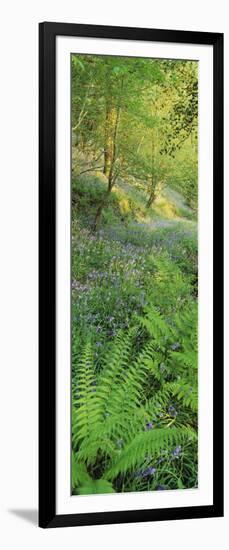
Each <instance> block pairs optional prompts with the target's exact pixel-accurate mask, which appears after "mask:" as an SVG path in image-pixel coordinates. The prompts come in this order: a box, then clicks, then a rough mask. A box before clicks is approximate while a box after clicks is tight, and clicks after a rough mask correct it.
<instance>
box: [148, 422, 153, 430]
mask: <svg viewBox="0 0 229 550" xmlns="http://www.w3.org/2000/svg"><path fill="white" fill-rule="evenodd" d="M153 426H154V425H153V424H152V422H147V424H146V429H147V430H152V428H153Z"/></svg>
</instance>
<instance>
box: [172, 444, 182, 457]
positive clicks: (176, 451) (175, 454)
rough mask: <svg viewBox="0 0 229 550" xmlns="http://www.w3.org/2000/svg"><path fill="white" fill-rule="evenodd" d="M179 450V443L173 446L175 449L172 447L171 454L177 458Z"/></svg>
mask: <svg viewBox="0 0 229 550" xmlns="http://www.w3.org/2000/svg"><path fill="white" fill-rule="evenodd" d="M180 452H181V445H178V446H177V447H175V449H173V451H172V453H171V455H172V456H173V457H175V458H178V457H179V454H180Z"/></svg>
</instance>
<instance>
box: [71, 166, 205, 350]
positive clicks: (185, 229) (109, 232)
mask: <svg viewBox="0 0 229 550" xmlns="http://www.w3.org/2000/svg"><path fill="white" fill-rule="evenodd" d="M106 186H107V182H106V178H105V176H104V175H103V174H102V173H99V172H97V173H93V174H92V173H87V174H84V175H83V176H81V177H80V178H77V177H75V176H74V175H73V179H72V189H73V191H72V199H73V208H72V279H73V313H74V311H75V314H76V315H75V317H74V318H75V321H76V325H75V326H77V327H78V329H79V333H78V336H79V338H82V334H84V333H87V332H88V331H89V332H90V335H91V336H92V337H93V339H94V340H95V341H97V342H98V346H100V343H102V342H103V344H104V341H105V340H107V338H108V339H109V338H110V336H112V335H114V334H115V333H116V331H117V330H119V328H122V327H123V326H124V325H125V326H129V323H131V318H132V316H133V315H135V314H136V313H141V312H142V311H143V309H144V305H145V304H146V303H147V301H148V300H149V294H151V292H154V287H155V281H154V275H153V274H154V272H155V265H154V264H155V261H157V260H158V261H159V262H160V263H161V262H162V263H164V264H165V267H163V269H164V270H165V273H166V277H167V276H168V277H170V275H169V271H170V269H171V271H172V275H171V276H172V277H173V276H174V277H176V278H177V277H178V279H179V275H178V274H177V271H176V270H177V269H179V270H181V272H182V273H183V275H182V277H183V276H185V279H184V285H185V284H186V282H187V283H188V280H189V277H192V278H193V280H194V283H195V280H196V276H197V275H196V274H197V220H196V216H195V213H194V212H193V211H192V210H191V209H190V208H189V206H187V205H186V203H185V200H184V198H183V196H182V195H181V194H180V193H179V192H178V191H176V190H174V189H172V188H170V187H166V188H164V189H162V190H161V193H160V195H159V196H158V197H157V199H156V200H155V202H154V204H153V205H152V206H151V207H150V208H147V207H146V204H147V194H146V192H145V189H144V187H143V186H142V184H139V182H136V181H134V182H133V181H131V182H127V181H122V180H119V182H118V183H117V185H115V187H114V189H113V191H112V193H111V197H110V201H109V203H108V204H107V206H106V207H105V208H104V210H103V215H102V219H101V224H100V227H99V228H98V230H97V232H96V233H93V232H92V230H91V228H92V225H93V220H94V217H95V212H96V209H97V208H98V205H99V204H100V202H101V199H102V198H103V196H104V192H105V191H106ZM79 258H80V261H79ZM167 261H169V264H168V265H167ZM171 261H172V263H171ZM182 284H183V283H182ZM123 317H124V318H123ZM78 329H77V332H78ZM98 333H99V334H100V336H101V337H100V338H99V339H98Z"/></svg>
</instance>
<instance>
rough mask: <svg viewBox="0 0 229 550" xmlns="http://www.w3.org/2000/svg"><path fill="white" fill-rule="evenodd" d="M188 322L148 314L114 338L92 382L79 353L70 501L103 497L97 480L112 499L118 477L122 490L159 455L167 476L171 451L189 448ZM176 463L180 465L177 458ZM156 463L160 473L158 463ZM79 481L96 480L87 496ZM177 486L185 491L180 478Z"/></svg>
mask: <svg viewBox="0 0 229 550" xmlns="http://www.w3.org/2000/svg"><path fill="white" fill-rule="evenodd" d="M194 314H195V308H194V309H193V310H192V311H190V310H189V311H186V312H184V314H183V316H182V317H179V318H175V319H173V321H171V320H170V319H169V318H168V319H167V320H166V317H164V316H162V315H161V314H159V313H158V311H157V310H155V308H154V307H150V308H149V309H148V310H147V312H146V315H145V316H144V317H142V318H139V320H138V324H137V325H136V326H135V327H134V328H132V329H129V331H123V332H120V333H119V334H118V335H117V337H116V338H115V339H114V341H113V343H112V344H111V345H110V348H109V350H108V351H107V353H106V354H105V355H104V356H103V357H102V358H101V361H100V363H101V367H100V370H99V372H98V373H97V374H96V371H97V368H96V367H95V366H94V363H93V348H92V345H91V344H90V343H87V344H86V345H85V346H84V347H83V350H82V354H81V357H80V359H79V361H78V364H77V367H76V372H75V376H76V380H75V386H74V391H73V423H72V429H73V438H72V442H73V449H74V456H75V457H76V458H75V459H74V460H76V461H77V464H75V461H73V472H74V476H73V479H74V482H75V479H76V473H75V472H76V471H77V465H78V468H79V474H78V478H77V487H78V485H79V487H78V489H77V491H78V494H85V493H87V492H97V491H101V492H103V491H104V492H107V491H108V490H111V487H110V486H107V491H105V489H106V485H104V487H103V485H102V481H103V482H104V480H105V482H106V483H107V481H112V482H113V489H114V490H115V491H119V490H120V489H119V482H120V476H122V487H123V486H125V485H126V483H127V487H129V483H130V479H131V478H134V479H135V481H136V476H137V478H138V477H139V473H138V471H139V469H140V471H143V473H144V471H145V469H146V470H147V468H146V464H148V462H147V461H148V460H149V458H150V464H151V468H153V466H152V464H155V463H157V462H158V461H159V464H160V458H162V457H161V454H163V453H162V451H163V450H164V449H165V448H166V449H167V453H170V457H168V456H167V457H166V460H167V461H168V460H169V458H170V459H171V460H170V461H171V462H172V465H171V468H173V460H172V457H173V450H174V448H175V449H176V448H179V449H180V446H181V448H182V447H183V446H184V445H188V446H189V447H190V448H193V445H194V446H195V444H196V439H197V436H196V430H197V419H196V410H197V373H196V350H195V351H194V350H193V346H192V344H193V342H194V340H195V339H194V337H193V338H192V344H191V343H190V340H189V337H190V332H189V331H188V330H187V327H190V325H191V323H192V324H193V316H194ZM182 327H183V328H182ZM174 340H175V345H174ZM177 340H179V342H177ZM177 348H178V349H177ZM137 350H138V351H137ZM186 367H187V368H186ZM181 405H182V406H181ZM178 454H179V453H178ZM183 460H184V464H185V460H186V457H185V456H184V458H183ZM161 462H162V464H163V467H164V459H163V460H162V461H161ZM147 467H148V468H150V466H149V465H148V466H147ZM82 468H83V474H81V470H82ZM157 469H159V470H160V466H159V467H158V468H157ZM157 475H159V472H158V473H157ZM80 476H81V477H80ZM85 476H86V477H85ZM87 476H90V478H92V480H96V482H97V483H96V485H95V486H93V487H94V488H93V487H92V485H93V482H92V481H91V480H89V478H87ZM159 477H160V476H159ZM162 477H163V476H162ZM143 479H144V474H143ZM98 480H99V481H100V482H101V483H98ZM162 481H163V479H162ZM181 481H182V484H183V485H184V486H190V479H186V477H185V474H184V476H182V477H181ZM191 483H195V482H194V480H193V479H192V482H191ZM75 485H76V483H75ZM89 489H90V490H89ZM122 490H124V489H122ZM128 490H129V489H128ZM84 491H85V493H84Z"/></svg>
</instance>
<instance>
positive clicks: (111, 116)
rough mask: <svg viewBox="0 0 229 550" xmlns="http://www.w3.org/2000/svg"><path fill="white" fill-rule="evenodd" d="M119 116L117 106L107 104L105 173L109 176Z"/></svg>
mask: <svg viewBox="0 0 229 550" xmlns="http://www.w3.org/2000/svg"><path fill="white" fill-rule="evenodd" d="M108 101H109V100H108ZM116 118H117V112H116V109H115V107H113V106H110V105H108V104H107V109H106V122H105V144H104V169H103V173H104V174H105V176H107V177H109V173H110V168H111V164H112V161H113V147H114V143H113V140H114V131H115V123H116Z"/></svg>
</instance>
